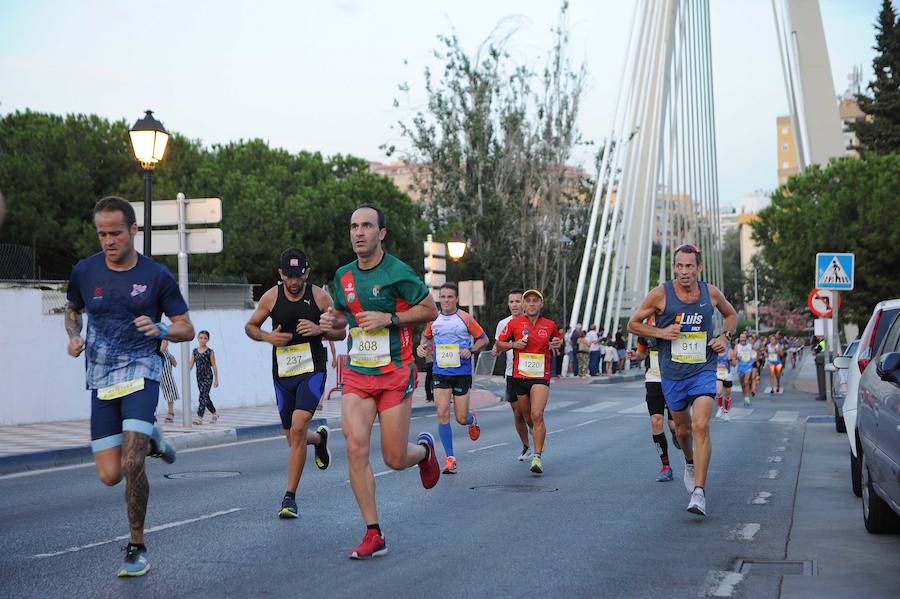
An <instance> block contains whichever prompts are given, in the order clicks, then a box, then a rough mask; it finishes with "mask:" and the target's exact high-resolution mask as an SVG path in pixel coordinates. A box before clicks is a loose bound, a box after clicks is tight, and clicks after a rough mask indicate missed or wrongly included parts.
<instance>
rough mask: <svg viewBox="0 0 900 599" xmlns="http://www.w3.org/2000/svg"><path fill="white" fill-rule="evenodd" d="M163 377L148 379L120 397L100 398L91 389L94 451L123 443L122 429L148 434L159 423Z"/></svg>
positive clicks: (92, 447) (92, 443)
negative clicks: (156, 379) (160, 387)
mask: <svg viewBox="0 0 900 599" xmlns="http://www.w3.org/2000/svg"><path fill="white" fill-rule="evenodd" d="M157 402H159V381H151V380H150V379H144V388H143V389H141V390H140V391H135V392H134V393H132V394H130V395H125V396H124V397H119V398H117V399H100V398H99V397H97V390H96V389H94V390H92V391H91V451H92V452H94V453H97V452H98V451H103V450H104V449H111V448H113V447H118V446H119V445H121V444H122V432H123V431H134V432H137V433H142V434H144V435H147V436H148V437H150V436H152V434H153V425H154V424H155V423H156V404H157Z"/></svg>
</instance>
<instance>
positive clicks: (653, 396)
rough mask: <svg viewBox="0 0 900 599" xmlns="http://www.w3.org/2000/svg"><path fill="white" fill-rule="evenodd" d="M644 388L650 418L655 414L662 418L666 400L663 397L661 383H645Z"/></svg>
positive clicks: (670, 417) (670, 414) (670, 415)
mask: <svg viewBox="0 0 900 599" xmlns="http://www.w3.org/2000/svg"><path fill="white" fill-rule="evenodd" d="M644 388H645V389H646V390H647V411H648V412H650V415H651V416H653V415H655V414H659V415H660V416H662V414H663V412H664V411H666V398H665V396H664V395H663V390H662V383H656V382H653V381H645V382H644ZM669 420H672V412H671V411H669Z"/></svg>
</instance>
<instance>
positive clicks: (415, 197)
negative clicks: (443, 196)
mask: <svg viewBox="0 0 900 599" xmlns="http://www.w3.org/2000/svg"><path fill="white" fill-rule="evenodd" d="M369 171H370V172H372V173H375V174H376V175H382V176H384V177H387V178H388V179H390V180H391V181H393V183H394V185H396V186H397V189H399V190H400V191H402V192H403V193H405V194H406V195H408V196H409V197H410V198H411V199H412V201H414V202H419V201H421V200H422V194H421V193H420V192H419V190H418V188H417V187H416V176H427V174H428V167H427V166H422V165H416V164H407V163H405V162H390V163H388V164H384V163H382V162H372V161H370V162H369Z"/></svg>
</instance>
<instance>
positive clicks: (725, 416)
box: [722, 410, 731, 422]
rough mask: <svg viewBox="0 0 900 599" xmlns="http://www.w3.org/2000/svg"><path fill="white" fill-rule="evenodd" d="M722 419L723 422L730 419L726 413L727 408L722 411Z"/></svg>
mask: <svg viewBox="0 0 900 599" xmlns="http://www.w3.org/2000/svg"><path fill="white" fill-rule="evenodd" d="M722 420H724V421H725V422H728V421H729V420H731V416H729V415H728V410H725V411H723V412H722Z"/></svg>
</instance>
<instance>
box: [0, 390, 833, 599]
mask: <svg viewBox="0 0 900 599" xmlns="http://www.w3.org/2000/svg"><path fill="white" fill-rule="evenodd" d="M788 386H789V385H788ZM736 396H737V397H739V393H738V394H737V395H736ZM736 403H739V402H736ZM644 405H645V404H644V402H643V384H642V383H625V384H619V385H591V386H587V385H554V386H553V387H552V390H551V402H550V409H549V412H548V414H547V422H548V428H549V430H550V435H549V437H548V444H547V448H546V450H545V454H544V466H545V474H544V475H543V476H542V477H535V476H532V475H531V474H530V473H529V471H528V465H527V464H526V463H520V462H517V461H516V456H517V454H518V450H519V446H518V441H517V439H516V437H515V433H514V431H513V428H512V422H511V417H510V414H509V408H508V406H507V405H506V404H500V405H498V406H496V407H494V408H491V409H488V410H485V411H482V412H481V413H480V414H479V418H480V422H481V425H482V436H481V439H479V440H478V442H475V443H473V442H471V441H470V440H469V439H468V437H467V436H466V435H465V430H464V429H463V428H461V427H459V428H457V429H456V431H455V433H456V434H455V444H456V450H457V456H458V459H459V474H457V475H445V476H443V477H442V478H441V481H440V482H439V484H438V486H437V487H436V488H435V489H433V490H431V491H425V490H423V489H422V488H421V485H420V483H419V477H418V473H417V470H416V469H415V468H413V469H411V470H407V471H404V472H394V471H390V470H388V469H387V468H386V467H384V465H383V464H382V463H381V460H380V453H379V450H378V449H377V447H378V440H377V437H378V436H377V434H376V435H374V436H373V455H375V456H377V457H376V459H375V460H374V461H373V463H374V464H375V471H376V473H377V476H378V478H377V484H378V503H379V509H380V520H381V525H382V528H383V529H384V532H385V535H386V539H387V544H388V548H389V554H388V555H387V556H384V557H380V558H376V559H374V560H371V561H367V562H357V561H353V560H349V559H347V557H346V555H347V551H348V550H349V548H350V547H351V546H353V545H355V544H356V543H358V542H359V540H360V538H361V537H362V534H363V532H364V531H363V525H362V521H361V518H360V516H359V512H358V509H357V507H356V504H355V502H354V499H353V495H352V493H351V491H350V487H349V484H348V482H347V463H346V453H345V449H344V444H343V438H342V437H341V435H340V433H337V434H335V435H332V452H333V455H334V460H333V463H332V466H331V468H330V469H329V470H327V471H319V470H317V469H316V468H315V466H314V465H313V463H312V461H311V459H310V461H309V462H308V465H307V468H306V471H305V474H304V478H303V480H302V482H301V486H300V490H299V494H298V503H299V506H300V512H301V518H300V519H298V520H289V521H284V520H279V519H277V518H276V516H275V515H276V513H277V511H278V509H279V507H280V500H281V496H282V494H283V492H284V484H285V474H284V468H285V462H286V446H285V442H284V440H283V439H278V438H273V439H264V440H255V441H250V442H244V443H238V444H233V445H228V446H218V447H211V448H202V449H195V450H186V451H183V452H181V453H179V456H178V461H177V462H176V463H175V464H173V465H171V466H168V465H166V464H164V463H162V462H159V461H158V460H151V462H150V465H149V469H148V470H149V477H150V481H151V498H150V507H149V512H148V516H147V526H148V528H149V529H150V530H151V532H149V534H148V535H147V545H148V548H149V551H150V553H149V558H150V561H151V563H152V565H153V570H152V571H151V573H150V574H149V575H147V576H145V577H143V578H142V579H128V580H121V579H117V578H115V576H114V574H115V571H116V568H117V565H118V561H119V560H120V559H121V556H122V555H123V553H124V551H123V549H124V546H125V544H126V543H127V541H125V540H122V539H119V540H115V539H116V538H117V537H120V536H121V535H125V534H126V533H127V524H126V519H125V506H124V502H123V500H122V493H123V487H122V485H120V486H118V487H115V488H105V487H102V486H101V485H100V483H99V482H98V481H97V480H96V476H95V473H94V471H93V468H92V467H71V468H67V469H61V470H56V471H51V472H43V473H38V474H33V475H12V476H6V477H0V530H2V536H0V594H2V595H3V596H6V597H25V596H28V597H73V596H104V597H119V596H129V597H134V596H148V597H163V596H164V597H182V596H185V597H186V596H192V597H196V596H203V597H207V596H208V597H220V596H228V597H258V596H287V595H306V596H309V595H312V594H316V595H318V596H324V597H359V596H361V595H367V596H368V595H371V596H399V597H409V596H429V597H462V596H469V597H472V596H474V597H487V596H490V597H522V596H532V597H533V596H578V597H583V596H591V597H596V596H616V597H697V596H698V595H703V594H704V593H708V594H715V593H719V594H726V595H727V594H728V593H729V592H730V591H731V586H730V585H731V584H732V583H733V582H734V578H733V575H729V574H728V573H729V572H731V571H733V570H734V564H735V560H736V559H737V558H762V559H783V558H785V557H786V550H787V543H788V538H789V531H790V527H791V524H792V517H793V509H794V499H795V490H796V484H797V477H798V472H799V465H800V459H801V453H802V450H803V435H804V431H805V419H806V416H807V415H809V414H814V413H821V404H819V405H816V402H814V401H812V400H810V399H809V396H808V395H801V394H799V393H792V392H787V393H785V394H784V395H781V396H774V399H769V398H768V397H765V398H761V399H758V400H757V401H756V402H755V404H754V406H753V407H752V410H743V409H741V408H738V409H737V410H735V412H736V414H735V419H733V420H732V421H731V422H720V421H716V422H714V424H713V429H712V437H713V444H714V455H713V461H712V467H711V473H710V481H709V483H708V486H707V506H708V511H709V516H708V517H707V518H705V519H701V518H698V517H696V516H693V515H691V514H689V513H688V512H686V511H685V507H686V505H687V502H688V493H687V491H686V490H685V488H684V485H683V484H682V482H681V475H682V472H683V459H682V458H681V455H680V452H678V451H676V450H674V448H673V447H671V445H670V453H671V455H672V463H673V466H674V469H675V474H676V479H675V482H672V483H657V482H655V480H654V479H655V475H656V472H657V470H658V469H659V460H658V458H657V456H656V452H655V450H654V448H653V446H652V444H651V439H650V432H649V419H648V417H647V413H646V409H645V408H644ZM435 428H436V424H435V418H434V416H433V415H431V414H428V415H421V416H418V417H416V418H415V420H414V421H413V423H412V432H413V433H415V432H417V431H419V430H428V431H431V432H433V433H434V432H435ZM435 437H437V435H436V434H435ZM204 473H226V474H228V476H224V475H222V477H215V476H213V477H208V476H204V475H203V474H204ZM173 474H174V475H186V477H185V478H178V477H175V478H166V476H167V475H173ZM780 580H781V579H780V578H779V577H777V576H754V575H749V576H746V577H744V578H743V580H742V581H740V586H739V593H740V596H742V597H777V596H778V594H779V585H780Z"/></svg>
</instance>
